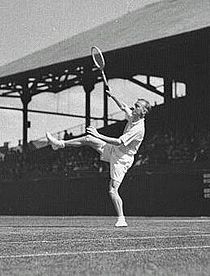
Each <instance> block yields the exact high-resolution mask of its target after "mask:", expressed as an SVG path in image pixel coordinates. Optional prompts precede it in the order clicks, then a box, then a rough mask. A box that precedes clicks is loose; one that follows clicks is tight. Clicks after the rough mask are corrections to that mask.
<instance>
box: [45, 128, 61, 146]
mask: <svg viewBox="0 0 210 276" xmlns="http://www.w3.org/2000/svg"><path fill="white" fill-rule="evenodd" d="M46 137H47V140H48V141H49V144H50V145H51V146H52V149H53V150H57V149H60V148H64V147H65V144H64V142H63V141H62V140H58V139H56V138H55V137H53V136H52V135H51V134H50V133H49V132H47V133H46Z"/></svg>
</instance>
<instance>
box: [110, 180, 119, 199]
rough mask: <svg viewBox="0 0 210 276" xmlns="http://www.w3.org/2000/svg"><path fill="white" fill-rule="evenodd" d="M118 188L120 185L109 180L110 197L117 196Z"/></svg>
mask: <svg viewBox="0 0 210 276" xmlns="http://www.w3.org/2000/svg"><path fill="white" fill-rule="evenodd" d="M119 187H120V183H119V182H117V181H116V180H113V179H111V180H110V182H109V194H110V195H111V196H112V195H118V189H119Z"/></svg>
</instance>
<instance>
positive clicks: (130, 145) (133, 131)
mask: <svg viewBox="0 0 210 276" xmlns="http://www.w3.org/2000/svg"><path fill="white" fill-rule="evenodd" d="M144 133H145V124H144V119H140V120H139V121H137V122H132V117H129V118H128V122H127V124H126V126H125V129H124V132H123V135H121V136H120V137H119V139H121V141H122V144H121V145H120V146H115V145H111V144H108V143H105V145H104V146H103V151H102V154H101V160H103V161H106V162H109V163H110V175H111V178H112V179H114V180H116V181H118V182H122V180H123V178H124V176H125V173H126V172H127V170H128V169H129V168H130V167H131V166H132V164H133V161H134V155H135V154H136V152H137V150H138V148H139V147H140V145H141V142H142V140H143V138H144Z"/></svg>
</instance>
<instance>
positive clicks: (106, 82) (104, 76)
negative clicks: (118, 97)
mask: <svg viewBox="0 0 210 276" xmlns="http://www.w3.org/2000/svg"><path fill="white" fill-rule="evenodd" d="M101 73H102V77H103V80H104V83H105V85H106V86H107V87H108V88H109V85H108V81H107V79H106V75H105V73H104V71H103V70H102V71H101Z"/></svg>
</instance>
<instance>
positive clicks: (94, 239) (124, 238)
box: [0, 233, 210, 244]
mask: <svg viewBox="0 0 210 276" xmlns="http://www.w3.org/2000/svg"><path fill="white" fill-rule="evenodd" d="M208 236H210V234H207V233H206V234H205V233H204V234H200V235H176V236H175V235H173V236H166V235H165V236H145V237H121V238H114V237H113V238H90V239H58V240H41V241H36V240H31V241H30V240H29V241H0V244H5V243H7V244H18V243H21V244H27V243H59V242H88V241H112V240H128V241H129V240H149V239H172V238H175V239H177V238H189V237H191V238H195V237H196V238H198V237H208Z"/></svg>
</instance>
